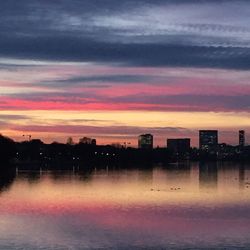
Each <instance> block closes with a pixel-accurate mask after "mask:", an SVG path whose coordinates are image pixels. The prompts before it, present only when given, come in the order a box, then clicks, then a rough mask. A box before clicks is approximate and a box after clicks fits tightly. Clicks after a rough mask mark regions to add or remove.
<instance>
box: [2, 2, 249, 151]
mask: <svg viewBox="0 0 250 250" xmlns="http://www.w3.org/2000/svg"><path fill="white" fill-rule="evenodd" d="M0 11H1V12H0V13H1V15H0V133H2V134H3V135H6V136H10V137H12V138H13V139H15V140H18V141H20V140H23V137H22V135H23V134H31V135H32V138H41V139H42V140H43V141H45V142H48V143H49V142H52V141H55V140H56V141H60V142H66V139H67V137H68V136H72V137H73V138H74V140H75V141H76V142H77V141H78V139H79V137H83V136H90V137H94V138H97V143H98V144H106V143H112V142H121V143H123V142H131V143H132V145H136V141H137V136H138V135H139V134H141V133H152V134H154V136H155V145H160V146H164V145H165V143H166V138H175V137H190V138H192V145H197V141H198V130H199V129H218V130H220V134H219V141H220V142H227V143H232V144H237V143H238V136H237V132H238V130H239V129H245V130H246V132H247V133H249V134H250V71H249V69H250V26H249V24H250V2H249V0H245V1H243V0H238V1H235V0H234V1H231V0H225V1H224V0H221V1H220V0H151V1H150V0H123V1H117V0H70V1H68V0H43V1H41V0H19V1H16V0H6V1H1V2H0ZM247 142H248V143H250V136H249V139H248V138H247Z"/></svg>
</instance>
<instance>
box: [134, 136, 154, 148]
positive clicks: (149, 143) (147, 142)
mask: <svg viewBox="0 0 250 250" xmlns="http://www.w3.org/2000/svg"><path fill="white" fill-rule="evenodd" d="M138 148H144V149H152V148H153V135H151V134H144V135H140V136H139V137H138Z"/></svg>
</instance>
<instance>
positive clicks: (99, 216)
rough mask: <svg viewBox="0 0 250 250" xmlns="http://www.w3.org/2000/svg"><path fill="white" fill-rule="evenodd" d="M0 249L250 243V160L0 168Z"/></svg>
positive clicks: (204, 246) (234, 246) (245, 245)
mask: <svg viewBox="0 0 250 250" xmlns="http://www.w3.org/2000/svg"><path fill="white" fill-rule="evenodd" d="M0 249H6V250H8V249H250V166H249V165H247V164H246V165H240V164H232V163H228V164H226V163H224V164H216V163H210V164H205V165H203V164H198V163H192V164H190V165H187V166H181V165H179V166H177V165H170V166H167V167H164V168H163V167H154V168H152V169H149V170H125V169H122V170H121V169H120V170H117V169H116V170H115V169H113V168H108V167H107V168H105V169H102V170H93V171H86V172H84V171H82V172H76V171H75V172H73V171H57V172H48V171H38V172H22V171H17V172H16V173H14V174H13V175H8V176H6V175H3V174H2V176H1V177H0Z"/></svg>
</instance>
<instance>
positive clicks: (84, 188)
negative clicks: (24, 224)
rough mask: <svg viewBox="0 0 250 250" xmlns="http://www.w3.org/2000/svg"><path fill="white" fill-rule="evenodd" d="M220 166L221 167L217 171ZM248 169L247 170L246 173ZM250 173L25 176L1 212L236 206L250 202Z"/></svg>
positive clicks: (191, 170)
mask: <svg viewBox="0 0 250 250" xmlns="http://www.w3.org/2000/svg"><path fill="white" fill-rule="evenodd" d="M217 168H218V169H217ZM242 171H243V172H242ZM248 179H250V170H248V169H243V170H242V167H240V166H237V168H235V167H234V168H229V169H228V168H227V169H224V168H223V166H220V167H213V168H209V167H208V166H202V167H200V168H199V166H198V165H197V164H193V165H192V166H191V167H190V166H184V167H178V166H175V167H171V168H167V169H162V168H155V169H152V170H121V171H116V170H112V169H108V168H107V169H104V170H99V171H94V172H92V173H89V174H86V173H84V172H83V173H70V172H62V173H53V172H37V173H33V174H30V173H25V172H19V173H18V175H17V178H16V180H15V182H14V184H13V185H12V186H11V188H10V190H8V191H7V192H5V193H2V195H1V198H0V200H1V203H2V204H4V205H3V206H2V207H1V208H0V210H2V211H3V210H7V211H9V212H10V211H11V210H13V212H14V211H19V210H20V211H23V210H24V211H29V209H31V210H33V211H35V210H36V209H37V210H39V211H40V210H43V211H44V212H45V211H48V212H49V211H50V212H53V211H57V212H59V211H60V210H62V211H63V210H66V211H68V210H72V211H74V210H75V211H78V210H80V209H81V208H86V209H88V208H90V207H91V208H92V209H94V208H98V207H109V206H122V207H130V206H147V205H149V206H162V205H166V206H171V205H176V204H179V205H182V206H184V205H187V204H188V205H190V204H197V205H199V204H200V205H208V206H213V205H215V204H216V205H223V204H224V205H225V204H229V205H234V204H238V203H245V202H247V203H248V202H249V201H250V188H249V185H248Z"/></svg>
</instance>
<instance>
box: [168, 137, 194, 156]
mask: <svg viewBox="0 0 250 250" xmlns="http://www.w3.org/2000/svg"><path fill="white" fill-rule="evenodd" d="M167 148H168V149H170V150H171V151H173V152H174V153H178V154H185V153H188V152H189V151H190V138H181V139H167Z"/></svg>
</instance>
